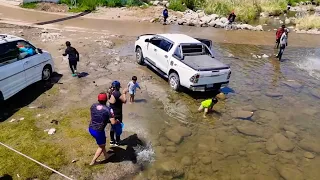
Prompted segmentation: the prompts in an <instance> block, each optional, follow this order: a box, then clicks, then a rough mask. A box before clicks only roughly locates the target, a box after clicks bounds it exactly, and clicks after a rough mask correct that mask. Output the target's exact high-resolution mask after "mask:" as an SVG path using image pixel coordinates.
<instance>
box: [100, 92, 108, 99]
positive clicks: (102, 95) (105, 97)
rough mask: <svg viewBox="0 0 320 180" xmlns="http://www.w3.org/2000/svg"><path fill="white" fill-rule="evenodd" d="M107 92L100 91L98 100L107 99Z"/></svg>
mask: <svg viewBox="0 0 320 180" xmlns="http://www.w3.org/2000/svg"><path fill="white" fill-rule="evenodd" d="M107 99H108V98H107V94H106V93H100V94H99V95H98V101H107Z"/></svg>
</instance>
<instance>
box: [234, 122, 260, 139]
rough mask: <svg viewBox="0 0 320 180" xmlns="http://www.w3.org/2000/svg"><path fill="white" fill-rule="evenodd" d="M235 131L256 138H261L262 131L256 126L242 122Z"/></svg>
mask: <svg viewBox="0 0 320 180" xmlns="http://www.w3.org/2000/svg"><path fill="white" fill-rule="evenodd" d="M236 129H237V130H238V131H239V132H240V133H242V134H244V135H248V136H257V137H263V135H264V130H263V129H262V128H260V127H259V126H258V125H256V124H255V123H252V122H248V121H244V122H243V123H242V124H241V125H240V126H237V127H236Z"/></svg>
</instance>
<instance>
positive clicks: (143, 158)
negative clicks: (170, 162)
mask: <svg viewBox="0 0 320 180" xmlns="http://www.w3.org/2000/svg"><path fill="white" fill-rule="evenodd" d="M134 150H135V151H136V154H137V163H138V164H140V165H142V166H143V165H146V164H150V163H152V162H153V161H154V155H155V153H154V150H153V149H152V146H151V143H148V144H147V145H146V146H137V147H134Z"/></svg>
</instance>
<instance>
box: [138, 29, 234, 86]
mask: <svg viewBox="0 0 320 180" xmlns="http://www.w3.org/2000/svg"><path fill="white" fill-rule="evenodd" d="M211 48H212V42H211V41H210V40H206V39H199V38H192V37H190V36H187V35H184V34H146V35H141V36H139V37H138V38H137V40H136V42H135V52H136V60H137V63H138V64H141V65H142V64H147V65H148V66H150V67H152V68H153V69H155V70H156V71H157V72H159V73H160V74H161V75H162V76H164V77H166V78H168V81H169V84H170V86H171V88H172V89H174V90H176V91H178V90H180V88H181V86H183V87H186V88H188V89H190V90H192V91H209V90H218V89H220V87H221V86H222V85H223V86H224V85H227V84H228V83H229V79H230V75H231V70H230V67H229V66H227V65H225V64H223V63H221V62H220V61H218V60H217V59H216V58H214V56H213V53H212V51H211Z"/></svg>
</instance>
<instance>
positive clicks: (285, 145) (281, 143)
mask: <svg viewBox="0 0 320 180" xmlns="http://www.w3.org/2000/svg"><path fill="white" fill-rule="evenodd" d="M273 140H274V142H275V143H276V144H277V146H278V147H279V149H281V150H282V151H292V150H293V149H294V144H293V143H292V142H291V141H290V140H289V139H288V138H286V137H285V136H284V135H282V134H280V133H277V134H275V135H274V136H273Z"/></svg>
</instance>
